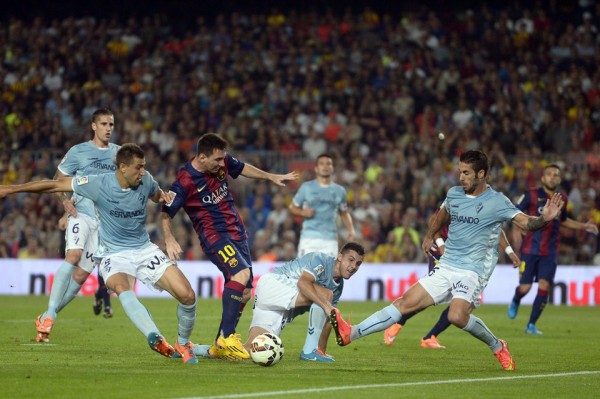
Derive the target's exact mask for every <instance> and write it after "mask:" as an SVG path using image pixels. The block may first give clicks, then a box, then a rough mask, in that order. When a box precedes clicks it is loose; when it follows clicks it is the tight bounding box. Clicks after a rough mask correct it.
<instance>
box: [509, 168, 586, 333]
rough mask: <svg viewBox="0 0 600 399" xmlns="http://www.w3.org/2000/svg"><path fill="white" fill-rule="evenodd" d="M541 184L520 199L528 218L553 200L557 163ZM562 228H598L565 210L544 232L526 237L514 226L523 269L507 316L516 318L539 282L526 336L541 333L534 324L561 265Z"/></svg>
mask: <svg viewBox="0 0 600 399" xmlns="http://www.w3.org/2000/svg"><path fill="white" fill-rule="evenodd" d="M541 182H542V186H541V187H539V188H534V189H531V190H529V191H527V192H525V193H524V194H523V195H522V196H521V197H520V198H519V200H518V203H517V208H519V209H520V210H521V211H523V212H524V213H526V214H527V215H531V216H538V215H541V211H542V208H543V207H544V204H546V201H547V200H548V199H549V198H551V197H552V195H553V194H554V193H555V192H556V191H557V189H558V186H559V185H560V182H561V178H560V167H559V166H558V165H556V164H550V165H548V166H546V167H545V168H544V174H543V175H542V178H541ZM561 195H562V196H563V200H564V203H565V206H564V208H563V209H566V208H567V201H568V199H567V196H566V195H565V194H563V193H561ZM561 226H563V227H567V228H570V229H575V230H586V231H587V232H589V233H592V234H598V227H597V226H596V225H595V224H594V223H593V222H591V221H588V222H587V223H581V222H578V221H576V220H573V219H571V218H570V217H568V216H567V214H566V212H564V211H563V212H562V213H561V215H560V216H559V217H557V218H556V219H555V220H553V221H552V222H550V223H548V225H546V226H545V227H544V228H543V229H540V230H537V231H529V232H527V234H525V236H524V237H523V235H522V232H521V230H519V229H518V228H514V227H513V242H514V243H515V247H516V248H518V247H519V245H520V246H521V251H520V252H521V266H520V270H519V285H518V286H517V288H516V290H515V295H514V297H513V299H512V302H511V303H510V305H509V306H508V317H509V318H510V319H514V318H515V317H517V313H518V310H519V304H520V303H521V298H523V297H524V296H525V295H527V293H528V292H529V290H531V286H532V284H533V282H534V281H537V282H538V292H537V296H536V297H535V300H534V301H533V307H532V309H531V315H530V316H529V322H528V324H527V328H526V329H525V332H526V333H527V334H533V335H541V334H542V332H541V331H540V330H538V329H537V327H536V325H535V324H536V322H537V320H538V319H539V317H540V316H541V314H542V311H543V310H544V307H545V306H546V304H547V303H548V292H549V291H550V289H551V288H552V284H553V283H554V275H555V274H556V267H557V264H558V262H557V261H558V245H559V242H560V227H561Z"/></svg>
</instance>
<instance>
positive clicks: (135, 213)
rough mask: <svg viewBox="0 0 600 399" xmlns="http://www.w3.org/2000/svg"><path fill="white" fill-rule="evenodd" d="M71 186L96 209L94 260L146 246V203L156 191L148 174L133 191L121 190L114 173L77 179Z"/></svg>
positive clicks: (129, 189) (130, 189)
mask: <svg viewBox="0 0 600 399" xmlns="http://www.w3.org/2000/svg"><path fill="white" fill-rule="evenodd" d="M72 184H73V191H75V192H76V193H77V194H79V195H81V196H83V197H86V198H89V199H90V200H92V201H93V203H94V205H95V206H96V212H97V216H98V219H99V220H100V227H99V238H98V250H97V252H96V253H95V254H94V255H95V256H96V257H100V258H101V257H104V256H107V255H112V254H114V253H117V252H121V251H124V250H131V249H141V248H144V247H146V246H148V245H150V236H149V235H148V232H147V231H146V226H145V225H146V204H147V202H148V197H151V196H152V195H154V194H155V193H156V191H157V190H158V189H159V187H158V183H157V182H156V181H155V180H154V178H153V177H152V175H151V174H150V173H148V172H146V174H145V175H144V176H142V184H140V185H139V186H138V187H136V188H134V189H132V188H127V189H123V188H121V186H120V185H119V182H118V181H117V176H116V175H115V174H114V173H105V174H103V175H90V176H79V177H76V178H74V179H73V183H72Z"/></svg>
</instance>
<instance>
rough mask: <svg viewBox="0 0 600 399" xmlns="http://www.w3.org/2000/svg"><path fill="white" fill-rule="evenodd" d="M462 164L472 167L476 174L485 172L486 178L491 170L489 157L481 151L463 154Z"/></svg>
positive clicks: (470, 151) (461, 157) (461, 156)
mask: <svg viewBox="0 0 600 399" xmlns="http://www.w3.org/2000/svg"><path fill="white" fill-rule="evenodd" d="M460 162H462V163H466V164H469V165H471V166H472V167H473V170H474V171H475V173H477V172H479V171H480V170H483V175H484V176H487V173H488V170H489V169H490V163H489V161H488V157H487V155H485V152H483V151H480V150H469V151H465V152H463V153H462V154H461V155H460Z"/></svg>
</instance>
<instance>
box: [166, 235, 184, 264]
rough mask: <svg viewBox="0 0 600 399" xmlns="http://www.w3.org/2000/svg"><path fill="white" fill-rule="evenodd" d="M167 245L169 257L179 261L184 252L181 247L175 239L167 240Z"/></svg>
mask: <svg viewBox="0 0 600 399" xmlns="http://www.w3.org/2000/svg"><path fill="white" fill-rule="evenodd" d="M165 244H166V246H167V256H168V257H169V259H171V260H179V258H180V257H181V254H183V250H182V249H181V246H180V245H179V243H178V242H177V241H175V239H170V240H165Z"/></svg>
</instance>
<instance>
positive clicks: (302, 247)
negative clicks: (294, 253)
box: [298, 237, 340, 257]
mask: <svg viewBox="0 0 600 399" xmlns="http://www.w3.org/2000/svg"><path fill="white" fill-rule="evenodd" d="M311 252H322V253H324V254H327V255H330V256H334V257H337V255H338V253H339V252H340V251H339V248H338V242H337V240H323V239H321V238H302V237H300V242H299V243H298V257H301V256H303V255H306V254H308V253H311Z"/></svg>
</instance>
